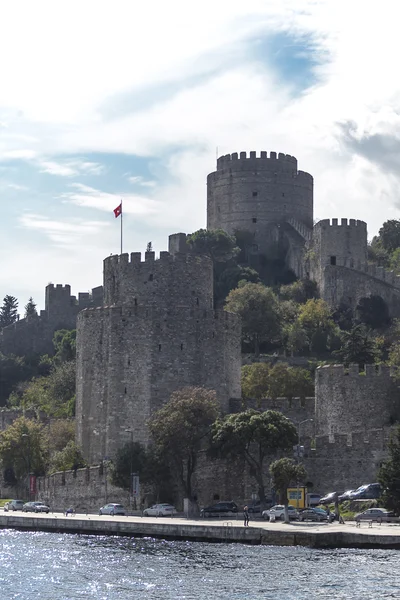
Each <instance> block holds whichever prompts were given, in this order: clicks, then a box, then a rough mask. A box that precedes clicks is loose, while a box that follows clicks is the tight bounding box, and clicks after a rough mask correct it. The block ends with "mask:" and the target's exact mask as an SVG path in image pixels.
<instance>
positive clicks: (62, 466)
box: [49, 440, 86, 473]
mask: <svg viewBox="0 0 400 600" xmlns="http://www.w3.org/2000/svg"><path fill="white" fill-rule="evenodd" d="M85 466H86V462H85V459H84V458H83V456H82V451H81V449H80V448H79V447H78V446H77V445H76V443H75V441H73V440H71V441H69V442H68V443H67V445H66V446H65V447H64V448H63V449H62V450H59V451H58V452H55V453H54V454H53V456H52V457H51V461H50V467H49V470H50V472H51V473H55V472H56V471H69V470H76V469H81V468H82V467H85Z"/></svg>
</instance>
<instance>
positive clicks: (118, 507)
mask: <svg viewBox="0 0 400 600" xmlns="http://www.w3.org/2000/svg"><path fill="white" fill-rule="evenodd" d="M99 515H111V516H114V515H125V509H124V507H123V506H122V504H105V505H104V506H102V507H101V508H100V509H99Z"/></svg>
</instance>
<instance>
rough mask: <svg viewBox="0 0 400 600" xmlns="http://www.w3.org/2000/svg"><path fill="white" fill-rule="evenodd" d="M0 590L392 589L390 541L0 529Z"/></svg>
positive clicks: (339, 594) (320, 592)
mask: <svg viewBox="0 0 400 600" xmlns="http://www.w3.org/2000/svg"><path fill="white" fill-rule="evenodd" d="M0 544H1V552H0V598H1V600H11V599H18V600H31V599H33V598H40V599H41V600H46V599H49V600H56V599H57V600H75V599H78V598H79V599H81V598H96V600H103V599H104V600H114V599H115V600H117V599H118V600H124V599H125V598H126V599H128V598H129V599H131V598H134V597H136V596H139V597H140V598H146V599H150V600H153V599H160V600H164V599H165V600H169V599H171V600H172V599H174V600H176V599H184V600H192V599H193V600H194V599H196V600H219V599H224V600H225V599H226V600H228V599H229V600H258V599H263V600H265V599H271V600H272V599H273V600H278V599H282V600H302V599H307V600H318V599H323V600H328V599H332V600H333V599H334V600H344V599H346V600H362V599H371V600H372V599H374V600H375V599H381V598H397V599H399V598H400V575H399V572H400V569H399V559H400V554H399V553H398V552H397V551H395V550H348V549H346V550H312V549H309V548H302V547H277V546H273V547H272V546H245V545H242V544H207V543H200V542H182V541H180V542H171V541H164V540H154V539H150V538H143V539H140V538H136V539H134V538H122V537H102V536H79V535H65V534H60V535H58V534H54V533H26V532H17V531H11V530H3V531H1V532H0Z"/></svg>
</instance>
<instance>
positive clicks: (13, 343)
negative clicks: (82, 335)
mask: <svg viewBox="0 0 400 600" xmlns="http://www.w3.org/2000/svg"><path fill="white" fill-rule="evenodd" d="M102 303H103V288H102V286H99V287H97V288H94V289H93V290H92V292H91V293H89V292H84V293H79V295H78V298H76V296H72V295H71V286H70V285H61V284H57V285H54V284H52V283H50V284H49V285H48V286H46V290H45V309H44V310H41V311H40V314H38V315H37V316H36V315H33V316H31V317H28V318H25V319H19V320H18V321H16V322H15V323H13V324H12V325H9V326H8V327H4V328H3V329H2V330H1V331H0V351H1V352H3V353H4V354H16V355H19V356H27V355H30V354H50V355H51V354H53V352H54V347H53V335H54V332H55V331H57V330H58V329H75V327H76V317H77V315H78V313H79V311H81V310H83V309H84V308H87V307H89V306H99V305H101V304H102Z"/></svg>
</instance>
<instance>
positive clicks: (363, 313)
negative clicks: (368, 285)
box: [356, 296, 390, 329]
mask: <svg viewBox="0 0 400 600" xmlns="http://www.w3.org/2000/svg"><path fill="white" fill-rule="evenodd" d="M356 313H357V316H358V318H359V320H360V321H361V322H362V323H364V324H365V325H368V326H369V327H372V329H378V328H379V327H386V326H387V325H389V323H390V317H389V309H388V307H387V304H386V302H385V301H384V300H383V298H381V296H370V297H369V298H361V299H360V300H359V302H358V305H357V308H356Z"/></svg>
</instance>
